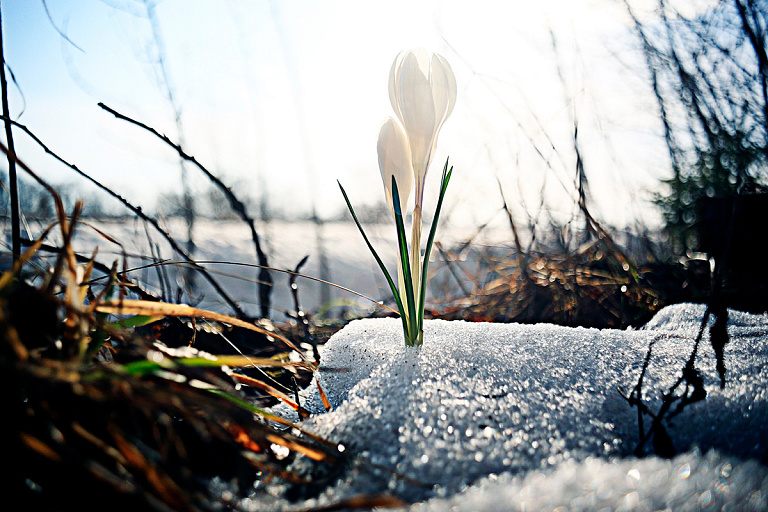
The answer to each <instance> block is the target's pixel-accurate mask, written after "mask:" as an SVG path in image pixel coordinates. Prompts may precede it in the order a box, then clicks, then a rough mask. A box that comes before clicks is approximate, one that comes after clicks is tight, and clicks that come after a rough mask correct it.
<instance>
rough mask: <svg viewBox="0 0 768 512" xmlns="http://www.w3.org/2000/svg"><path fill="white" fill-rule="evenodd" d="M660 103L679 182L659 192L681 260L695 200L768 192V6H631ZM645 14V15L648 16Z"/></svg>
mask: <svg viewBox="0 0 768 512" xmlns="http://www.w3.org/2000/svg"><path fill="white" fill-rule="evenodd" d="M625 3H626V5H627V9H628V11H629V13H630V15H631V17H632V19H633V22H634V24H635V29H636V33H637V35H638V37H639V40H640V43H641V48H642V52H643V55H644V58H645V61H646V64H647V67H648V71H649V77H650V82H651V85H652V87H653V92H654V94H655V97H656V100H657V101H658V106H659V112H660V115H661V121H662V123H663V126H664V136H665V140H666V144H667V148H668V150H669V156H670V160H671V164H672V177H671V178H669V179H667V180H665V181H664V185H665V190H663V191H662V192H660V193H658V194H657V195H656V199H655V202H656V204H657V205H658V206H659V207H660V208H661V209H662V213H663V216H664V221H665V231H666V234H667V236H668V237H669V242H670V243H671V244H672V246H673V248H674V250H675V252H676V253H678V254H685V253H688V252H690V251H693V250H695V249H696V247H697V245H698V240H697V236H696V230H695V226H696V222H697V220H698V219H697V212H696V203H697V200H699V199H700V198H703V197H728V196H733V195H735V194H747V193H753V192H758V191H765V190H766V182H767V180H768V169H766V163H767V162H766V157H767V156H768V143H767V141H768V58H767V57H766V46H767V43H768V41H767V39H766V38H767V35H766V34H767V33H768V28H767V24H768V1H766V0H730V1H721V2H710V4H711V5H708V6H706V8H704V9H702V8H701V6H699V5H697V3H696V2H676V1H674V0H658V2H657V3H656V4H655V6H654V10H653V14H652V15H651V16H647V15H645V14H644V13H641V12H640V11H639V10H638V9H636V8H635V7H634V4H630V2H628V1H627V2H625ZM646 14H647V13H646Z"/></svg>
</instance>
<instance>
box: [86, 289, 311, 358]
mask: <svg viewBox="0 0 768 512" xmlns="http://www.w3.org/2000/svg"><path fill="white" fill-rule="evenodd" d="M94 309H95V310H96V311H97V312H99V313H109V314H113V315H146V316H177V317H185V318H198V319H206V320H213V321H216V322H221V323H224V324H229V325H233V326H235V327H242V328H243V329H248V330H250V331H254V332H258V333H259V334H264V335H265V336H267V337H269V338H274V339H277V340H280V341H281V342H283V343H285V345H286V346H288V347H290V348H291V349H292V350H294V351H296V352H297V353H298V354H300V355H301V357H302V358H304V357H305V356H304V354H303V352H302V351H301V350H299V348H298V347H297V346H296V345H294V344H293V342H292V341H290V340H288V339H287V338H285V337H284V336H281V335H279V334H277V333H275V332H271V331H268V330H267V329H263V328H261V327H259V326H257V325H254V324H252V323H250V322H246V321H244V320H240V319H238V318H234V317H231V316H228V315H224V314H221V313H215V312H213V311H207V310H204V309H198V308H193V307H192V306H188V305H186V304H169V303H167V302H152V301H146V300H132V299H125V300H115V301H104V302H100V303H98V304H96V305H95V307H94Z"/></svg>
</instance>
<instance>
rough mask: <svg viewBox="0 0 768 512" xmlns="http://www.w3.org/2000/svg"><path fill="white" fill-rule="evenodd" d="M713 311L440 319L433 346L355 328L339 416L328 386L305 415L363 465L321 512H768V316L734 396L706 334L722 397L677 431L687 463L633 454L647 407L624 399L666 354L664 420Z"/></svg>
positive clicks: (733, 317)
mask: <svg viewBox="0 0 768 512" xmlns="http://www.w3.org/2000/svg"><path fill="white" fill-rule="evenodd" d="M704 312H705V306H702V305H693V304H680V305H675V306H670V307H667V308H665V309H663V310H662V311H660V312H659V313H658V314H657V315H656V316H655V317H654V318H653V319H652V320H651V321H650V322H649V323H648V324H647V325H646V326H644V327H643V328H642V329H638V330H626V331H619V330H597V329H583V328H568V327H559V326H555V325H548V324H537V325H521V324H490V323H468V322H447V321H439V320H433V321H427V322H426V323H425V333H424V345H423V346H422V347H419V348H413V347H405V346H403V341H402V326H401V323H400V321H399V320H397V319H367V320H358V321H354V322H352V323H350V324H349V325H348V326H346V327H345V328H344V329H342V330H341V331H339V332H338V333H337V334H336V335H334V336H333V338H332V339H331V340H330V341H329V342H328V343H327V344H326V346H325V347H324V350H323V351H322V352H321V356H322V359H321V368H320V370H319V371H318V373H317V375H316V378H317V381H319V383H320V385H321V386H322V388H323V390H324V391H325V392H326V393H327V395H328V397H329V399H330V401H331V403H332V405H333V410H332V411H331V412H328V413H325V412H324V409H323V407H322V404H321V401H320V399H319V396H318V394H317V387H316V385H314V384H313V385H312V386H310V388H309V389H308V390H307V393H308V395H307V397H306V403H305V404H304V405H305V407H306V408H308V409H310V410H311V411H313V412H315V413H317V414H316V415H314V416H313V417H312V418H310V419H309V420H306V421H304V422H303V425H304V427H306V428H307V429H309V430H311V431H313V432H314V433H316V434H319V435H321V436H323V437H326V438H328V439H330V440H332V441H335V442H339V443H342V444H343V445H344V446H345V454H346V455H347V456H348V457H349V460H350V464H349V465H348V469H347V470H346V471H344V472H342V474H341V475H340V476H339V478H338V479H336V480H335V481H331V483H332V485H331V486H330V487H329V488H327V489H325V490H324V491H323V493H322V494H321V495H320V496H317V497H311V498H312V499H311V500H310V501H309V503H310V504H314V505H318V504H321V503H327V502H332V501H335V500H337V499H341V498H344V497H350V496H352V495H356V494H359V493H365V494H372V493H374V494H375V493H390V494H393V495H395V496H398V497H400V498H401V499H403V500H404V501H407V502H413V503H415V505H413V507H412V508H413V510H430V511H432V510H434V511H437V510H449V509H450V510H459V511H470V510H526V511H529V510H553V509H554V508H556V507H558V506H563V507H566V509H567V510H600V509H601V508H604V507H607V508H609V509H613V510H616V509H626V510H634V509H636V510H656V509H664V508H670V509H673V510H689V509H690V510H698V509H702V508H706V509H708V508H709V507H712V509H713V510H720V509H721V508H722V507H723V506H724V505H725V506H726V508H723V510H728V509H729V507H731V509H732V510H764V509H766V506H768V502H767V501H766V500H768V471H766V466H765V465H764V463H765V460H766V455H767V454H768V449H767V448H768V441H767V440H768V406H767V404H766V401H767V400H768V389H767V386H766V384H767V383H768V316H766V315H749V314H745V313H740V312H736V311H730V312H729V323H728V331H729V335H730V341H729V342H728V344H727V345H726V346H725V365H726V371H727V373H726V386H725V388H724V389H721V388H720V379H719V377H718V374H717V371H716V367H715V364H716V359H715V355H714V352H713V349H712V347H711V346H710V345H709V340H708V337H707V334H706V331H705V335H704V339H703V340H702V342H701V344H700V346H699V349H698V355H697V359H696V368H697V369H698V370H699V372H700V375H701V376H702V377H703V379H704V386H705V390H706V392H707V397H706V399H704V400H702V401H699V402H696V403H693V404H690V405H688V406H686V407H685V408H684V409H683V410H682V411H681V412H680V413H679V414H677V415H675V416H674V417H673V418H671V419H670V420H669V421H667V420H666V419H665V422H664V426H665V428H666V432H667V433H668V434H669V436H670V438H671V441H672V446H673V447H674V449H675V451H676V453H677V454H678V456H677V457H675V458H673V459H662V458H659V457H657V456H655V455H653V454H652V453H651V454H649V456H647V457H645V458H641V459H638V458H636V456H635V455H634V452H635V449H636V447H637V446H638V441H639V435H640V432H639V430H638V409H637V408H636V407H630V406H629V404H628V402H627V400H625V399H624V398H623V397H622V395H621V394H620V393H619V391H618V390H619V389H622V390H623V391H624V392H625V393H629V392H631V390H632V388H633V387H634V386H635V384H636V383H637V380H638V377H639V376H640V373H641V371H642V368H643V363H644V360H645V358H646V354H647V353H648V347H649V344H650V343H651V342H654V343H653V351H652V353H651V357H650V360H649V364H648V368H647V371H646V373H645V376H644V381H643V398H644V400H645V404H646V405H647V406H648V408H649V410H650V411H651V412H654V413H655V412H656V411H658V410H659V407H660V405H661V396H662V393H664V392H665V391H667V390H668V389H669V387H670V386H671V385H672V384H674V382H675V381H677V380H678V378H679V377H680V375H681V372H682V369H683V367H684V365H685V363H686V361H687V360H688V358H689V356H690V354H691V350H692V348H693V344H694V339H695V338H696V336H697V334H698V332H699V328H700V323H701V319H702V318H703V316H704ZM681 390H682V388H678V392H680V391H681ZM673 408H674V405H673ZM278 411H279V412H281V413H283V414H286V415H288V414H289V413H288V412H286V410H285V409H280V408H278ZM289 417H290V416H289ZM666 418H669V415H667V416H666ZM291 419H294V420H295V419H296V418H295V417H293V418H291ZM651 423H652V418H651V417H650V416H648V415H646V416H645V418H644V427H645V431H646V432H647V431H648V428H649V426H650V425H651ZM651 446H652V443H651V442H648V443H645V445H644V449H643V450H644V453H647V452H648V451H649V450H651ZM302 464H305V466H304V467H302ZM297 467H298V468H299V469H300V470H303V471H305V472H306V473H307V474H309V475H311V474H313V473H312V472H313V471H315V470H316V468H315V467H314V466H312V465H311V464H309V463H308V462H307V461H302V460H298V461H297ZM304 497H309V496H304Z"/></svg>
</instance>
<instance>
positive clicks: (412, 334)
mask: <svg viewBox="0 0 768 512" xmlns="http://www.w3.org/2000/svg"><path fill="white" fill-rule="evenodd" d="M392 203H393V205H394V211H395V228H397V247H398V249H399V250H400V261H401V262H402V265H403V280H404V281H405V290H406V293H405V301H406V304H407V307H408V319H407V322H406V323H405V324H404V328H405V329H406V331H407V332H408V335H407V336H406V343H407V344H408V345H413V344H414V343H415V341H416V339H417V336H418V329H417V326H418V325H419V320H418V318H417V316H416V302H415V300H414V299H415V298H414V296H413V291H412V290H413V275H412V274H411V263H410V261H409V254H408V241H407V239H406V234H405V225H404V223H403V213H402V212H401V211H400V193H399V192H398V190H397V181H396V180H395V177H394V176H392ZM416 270H417V271H418V269H416Z"/></svg>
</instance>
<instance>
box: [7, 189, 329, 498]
mask: <svg viewBox="0 0 768 512" xmlns="http://www.w3.org/2000/svg"><path fill="white" fill-rule="evenodd" d="M51 192H52V193H53V194H54V198H55V200H56V206H57V213H58V221H57V222H56V223H54V224H53V225H51V226H49V227H48V229H46V230H45V231H44V233H43V234H42V236H41V237H40V239H38V240H37V241H35V242H33V243H32V245H31V246H30V247H29V248H28V249H27V251H26V252H25V253H24V254H23V255H22V256H21V257H20V258H19V259H18V260H17V261H15V262H14V265H13V268H12V269H10V270H9V271H7V272H5V273H4V274H2V276H0V386H2V390H3V392H2V393H1V394H0V411H2V414H3V421H2V422H0V425H2V427H0V443H2V445H3V449H2V451H3V453H4V457H3V462H2V465H3V474H4V475H8V476H5V477H4V478H5V481H4V482H3V489H4V490H5V491H6V492H5V493H4V496H3V497H4V499H5V500H6V502H8V503H24V504H25V508H30V509H33V510H87V509H95V508H98V509H104V508H109V509H118V510H162V511H167V510H209V509H213V508H216V507H218V506H221V504H222V503H223V504H226V501H227V500H228V499H235V496H236V495H235V494H233V493H234V492H236V491H237V490H238V489H242V490H244V491H245V492H247V491H248V490H251V489H253V487H252V485H253V483H254V481H258V480H261V481H269V480H274V479H280V480H282V481H287V482H301V481H302V480H301V478H300V477H299V476H298V475H295V474H293V473H292V472H291V471H290V470H289V469H288V465H289V463H290V462H291V460H292V459H293V458H294V457H295V456H296V455H297V454H301V455H302V456H305V457H308V458H310V459H313V460H316V461H322V462H326V463H328V464H334V463H335V462H336V461H337V460H338V458H339V450H338V449H337V447H336V445H334V444H332V443H329V442H326V441H324V440H323V439H320V438H317V437H316V436H312V435H310V434H308V433H306V432H304V431H302V430H301V429H300V428H298V427H296V426H295V425H293V424H291V423H289V422H288V421H286V420H285V419H282V418H279V417H276V416H274V415H272V414H270V413H269V412H267V411H265V410H263V409H260V408H259V407H257V406H256V405H254V401H253V400H250V399H249V398H248V397H247V396H246V395H245V394H244V393H243V391H242V389H241V384H242V383H245V384H247V385H251V386H255V389H257V390H258V391H260V392H262V393H263V394H265V395H270V396H272V397H274V398H276V399H279V400H283V401H285V402H286V403H288V404H289V405H291V406H293V407H294V409H295V410H297V411H298V412H299V413H300V414H301V413H304V415H306V413H305V411H303V409H302V408H301V407H300V405H299V404H298V403H296V402H294V401H292V400H291V398H290V397H289V396H288V395H287V394H286V393H284V392H283V391H281V390H280V389H278V386H277V385H276V384H275V385H273V383H271V381H270V380H269V379H263V380H259V379H253V378H252V377H248V376H247V375H242V374H239V373H236V372H234V371H232V370H231V369H232V368H240V367H251V368H254V367H258V368H260V369H262V371H263V372H266V371H267V370H269V371H270V372H271V373H272V374H275V372H279V371H288V372H297V371H299V370H301V371H304V372H305V373H306V372H309V373H310V374H311V372H312V371H313V370H314V369H315V365H314V362H310V361H308V360H306V359H303V360H301V361H299V362H291V361H289V360H288V358H287V357H286V356H285V352H286V351H290V350H292V349H295V347H294V346H293V344H292V342H291V341H289V340H288V339H286V338H284V337H283V336H282V335H281V334H279V333H278V332H277V331H275V330H266V329H265V328H264V327H262V326H259V325H257V324H254V323H250V322H247V321H244V320H240V319H237V318H233V317H229V316H226V315H221V314H217V313H213V312H209V311H204V310H199V309H195V308H191V307H189V306H183V305H178V304H169V303H164V302H159V301H150V300H131V299H129V298H127V297H128V296H129V294H130V290H131V288H132V287H131V285H130V284H129V283H128V282H127V281H123V280H122V277H121V276H122V275H124V274H121V273H118V272H117V262H116V263H115V265H113V267H112V272H111V274H110V275H109V276H108V277H109V279H107V280H106V281H104V280H91V273H92V271H93V267H94V259H93V258H91V259H90V261H88V262H87V263H78V262H77V261H78V258H79V259H81V260H82V257H79V256H78V255H76V254H75V253H74V251H73V249H72V245H71V240H72V236H73V234H74V228H75V226H76V225H77V223H78V217H79V213H80V210H81V205H80V204H78V205H77V206H76V207H75V209H74V211H73V213H72V215H71V216H66V215H65V214H64V210H63V206H62V203H61V201H60V200H59V198H58V196H56V195H55V192H53V191H52V190H51ZM54 228H58V229H59V230H60V232H61V239H62V240H63V244H62V246H61V247H60V249H59V250H58V254H57V257H56V258H55V262H54V264H53V265H52V266H51V269H50V270H46V271H41V272H38V273H37V275H33V274H32V273H30V272H29V271H28V269H27V267H28V263H29V261H30V260H31V259H32V258H33V257H35V256H36V255H37V253H38V251H39V250H40V247H41V246H42V243H43V240H44V239H45V238H46V237H47V235H48V234H49V233H50V232H51V231H52V230H53V229H54ZM94 257H95V253H94ZM99 283H100V284H99ZM177 318H184V319H187V320H188V321H191V322H194V321H195V320H199V319H203V320H206V321H211V322H218V324H219V325H221V326H231V327H230V328H238V329H240V330H242V331H246V332H250V333H252V334H254V335H257V336H259V337H261V338H262V339H263V340H271V343H272V344H276V345H278V346H280V347H281V350H278V351H277V352H278V354H277V355H275V356H273V357H258V358H257V357H250V356H246V355H226V356H213V355H210V354H207V353H204V352H200V351H198V350H196V349H194V348H191V347H182V348H172V347H170V346H168V345H166V344H164V343H163V340H162V339H155V340H150V339H147V338H145V337H142V336H139V335H138V334H137V326H142V325H145V324H151V323H153V322H154V323H157V322H163V321H168V320H169V319H177ZM161 337H162V336H161ZM190 341H192V340H190ZM294 359H295V358H294ZM265 375H267V373H265ZM213 477H217V479H218V481H221V482H225V483H226V485H227V486H229V487H228V488H229V489H231V490H232V491H233V493H230V494H226V493H225V494H224V495H216V494H215V493H214V492H213V491H212V488H211V486H210V483H211V479H212V478H213Z"/></svg>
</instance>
